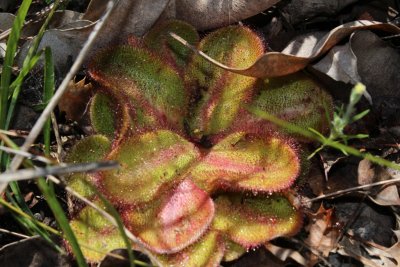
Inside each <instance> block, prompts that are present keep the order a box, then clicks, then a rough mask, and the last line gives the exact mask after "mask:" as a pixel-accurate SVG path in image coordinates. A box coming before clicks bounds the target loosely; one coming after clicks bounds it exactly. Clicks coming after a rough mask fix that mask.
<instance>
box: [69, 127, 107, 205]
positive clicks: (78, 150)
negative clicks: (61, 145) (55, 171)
mask: <svg viewBox="0 0 400 267" xmlns="http://www.w3.org/2000/svg"><path fill="white" fill-rule="evenodd" d="M110 149H111V142H110V140H109V139H108V138H107V137H105V136H104V135H92V136H89V137H87V138H85V139H83V140H81V141H79V142H78V143H76V144H75V146H74V147H73V148H72V150H71V151H70V152H69V154H68V156H67V158H66V159H65V161H66V162H70V163H86V162H93V161H99V160H102V159H104V157H105V156H106V155H107V153H108V152H109V151H110ZM84 181H88V182H90V183H92V184H93V183H94V182H95V180H94V178H93V176H92V175H90V174H87V173H77V174H72V175H71V176H69V177H67V178H66V182H67V184H68V186H69V187H71V188H72V189H73V190H74V191H75V192H77V193H79V194H80V195H82V196H84V197H87V198H89V197H92V196H93V195H94V192H93V190H91V188H90V187H88V186H87V185H86V183H85V182H84Z"/></svg>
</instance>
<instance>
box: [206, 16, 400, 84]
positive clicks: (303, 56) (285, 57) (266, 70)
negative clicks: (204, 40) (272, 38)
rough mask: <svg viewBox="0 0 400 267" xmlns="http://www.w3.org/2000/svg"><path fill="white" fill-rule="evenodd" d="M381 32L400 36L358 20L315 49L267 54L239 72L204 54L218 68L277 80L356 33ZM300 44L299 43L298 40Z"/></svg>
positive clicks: (305, 47) (396, 30)
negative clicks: (363, 31) (365, 31)
mask: <svg viewBox="0 0 400 267" xmlns="http://www.w3.org/2000/svg"><path fill="white" fill-rule="evenodd" d="M366 29H368V30H381V31H386V32H390V33H400V28H398V27H397V26H395V25H393V24H387V23H381V22H376V21H368V20H358V21H354V22H349V23H346V24H343V25H341V26H338V27H336V28H335V29H333V30H331V31H330V32H329V33H328V34H326V35H324V36H323V37H322V38H317V37H315V38H316V40H314V43H315V45H311V46H310V45H307V44H309V42H304V43H305V45H301V46H300V47H298V46H294V45H293V44H291V46H292V47H293V48H292V49H285V50H284V51H285V53H282V52H268V53H265V54H264V55H263V56H261V57H260V58H259V59H258V60H257V61H256V62H255V63H254V64H253V65H251V66H249V67H248V68H245V69H238V68H235V67H231V66H226V65H224V64H222V63H220V62H217V61H215V60H213V59H212V58H209V57H207V56H206V55H204V54H203V57H205V58H206V59H207V60H209V61H210V62H212V63H214V64H215V65H217V66H219V67H221V68H223V69H226V70H229V71H232V72H235V73H238V74H242V75H247V76H252V77H258V78H265V77H278V76H284V75H288V74H291V73H294V72H297V71H299V70H301V69H303V68H305V67H306V66H307V65H308V64H309V63H310V62H312V61H314V60H315V59H317V58H319V57H320V56H321V55H323V54H325V53H326V52H328V51H329V50H330V49H331V48H332V47H333V46H335V45H336V44H337V43H338V42H339V41H341V40H342V39H343V38H345V37H347V36H349V35H350V34H351V33H353V32H355V31H357V30H366ZM297 43H301V42H299V40H297Z"/></svg>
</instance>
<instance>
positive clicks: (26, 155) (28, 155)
mask: <svg viewBox="0 0 400 267" xmlns="http://www.w3.org/2000/svg"><path fill="white" fill-rule="evenodd" d="M0 150H2V151H4V152H6V153H10V154H14V155H20V156H22V157H24V158H27V159H31V160H37V161H40V162H43V163H46V164H53V163H54V162H53V161H51V160H49V159H48V158H46V157H42V156H38V155H34V154H31V153H29V152H24V151H20V150H16V149H13V148H10V147H6V146H0Z"/></svg>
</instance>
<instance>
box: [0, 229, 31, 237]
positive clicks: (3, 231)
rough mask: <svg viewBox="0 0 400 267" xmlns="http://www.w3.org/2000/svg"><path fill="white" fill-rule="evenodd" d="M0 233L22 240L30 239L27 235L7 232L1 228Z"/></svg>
mask: <svg viewBox="0 0 400 267" xmlns="http://www.w3.org/2000/svg"><path fill="white" fill-rule="evenodd" d="M0 232H2V233H6V234H9V235H14V236H18V237H20V238H24V239H27V238H30V236H28V235H24V234H20V233H16V232H12V231H9V230H7V229H3V228H0Z"/></svg>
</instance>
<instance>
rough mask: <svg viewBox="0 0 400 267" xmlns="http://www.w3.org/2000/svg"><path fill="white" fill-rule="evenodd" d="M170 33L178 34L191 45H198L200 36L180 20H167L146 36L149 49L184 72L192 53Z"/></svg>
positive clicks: (190, 26)
mask: <svg viewBox="0 0 400 267" xmlns="http://www.w3.org/2000/svg"><path fill="white" fill-rule="evenodd" d="M170 32H173V33H175V34H178V35H179V36H181V37H182V38H184V39H185V40H186V41H187V42H189V43H190V44H191V45H197V43H198V42H199V34H198V33H197V31H196V29H195V28H193V26H192V25H190V24H187V23H186V22H183V21H179V20H167V21H163V22H162V23H160V24H158V25H156V26H155V27H153V28H152V29H151V30H150V31H149V32H148V33H147V34H146V35H145V36H144V43H145V44H146V46H147V47H148V48H149V49H151V50H152V51H154V52H155V53H157V54H159V55H160V56H161V57H162V58H164V59H166V60H167V61H168V62H173V64H174V65H175V66H176V67H178V68H179V69H180V70H183V68H184V67H185V66H186V64H187V62H189V57H190V55H191V54H192V51H191V50H190V49H189V48H187V47H186V46H184V45H182V44H181V43H179V42H178V41H176V40H175V39H173V38H172V37H171V36H170V35H169V33H170Z"/></svg>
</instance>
